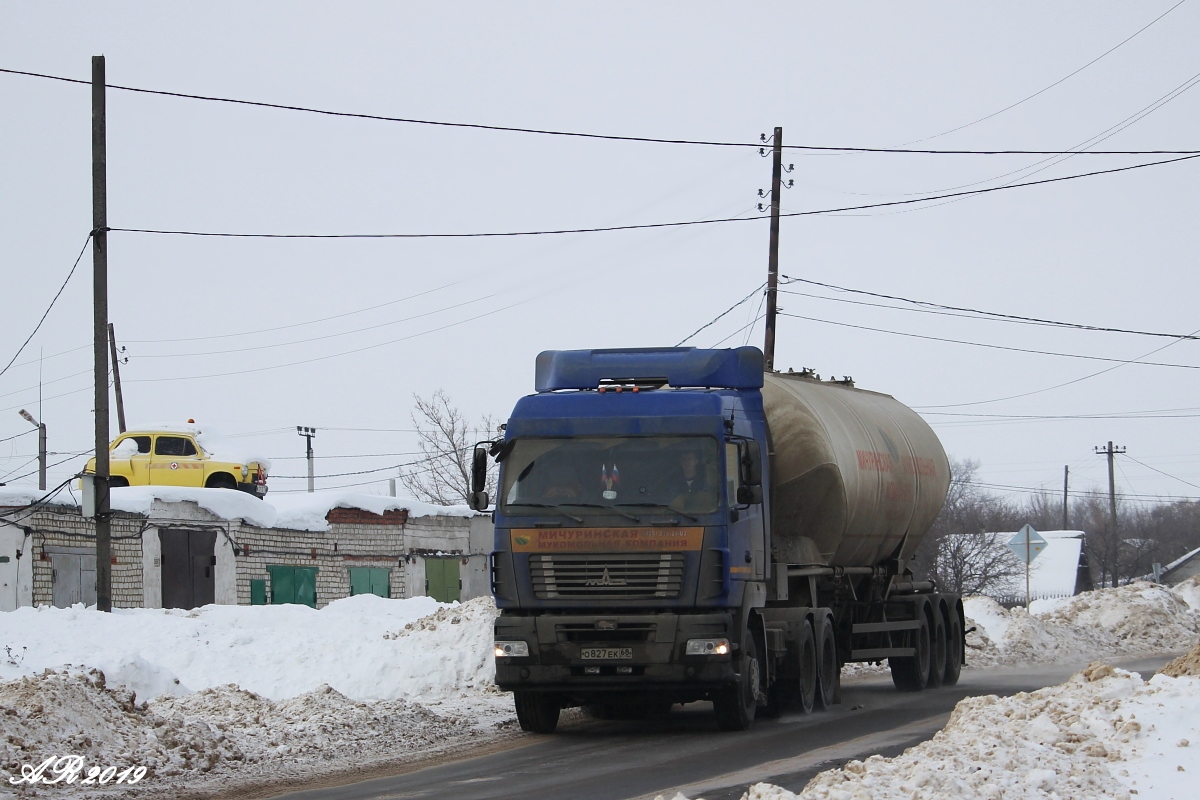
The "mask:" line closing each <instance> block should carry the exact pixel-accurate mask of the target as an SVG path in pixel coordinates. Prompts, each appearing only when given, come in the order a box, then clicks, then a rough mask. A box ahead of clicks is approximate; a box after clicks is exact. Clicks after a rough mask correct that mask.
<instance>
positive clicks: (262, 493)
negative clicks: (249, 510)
mask: <svg viewBox="0 0 1200 800" xmlns="http://www.w3.org/2000/svg"><path fill="white" fill-rule="evenodd" d="M237 487H238V489H240V490H241V491H243V492H245V493H246V494H252V495H254V496H255V497H266V496H267V485H266V484H265V483H259V482H258V481H246V482H245V483H238V485H237Z"/></svg>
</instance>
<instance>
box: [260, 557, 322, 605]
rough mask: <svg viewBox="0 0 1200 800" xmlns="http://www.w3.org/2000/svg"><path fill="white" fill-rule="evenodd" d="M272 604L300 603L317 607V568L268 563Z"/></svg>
mask: <svg viewBox="0 0 1200 800" xmlns="http://www.w3.org/2000/svg"><path fill="white" fill-rule="evenodd" d="M267 574H269V575H270V576H271V604H272V605H282V604H283V603H299V604H301V605H306V606H310V607H312V608H316V607H317V568H316V567H289V566H278V565H273V564H272V565H268V566H267Z"/></svg>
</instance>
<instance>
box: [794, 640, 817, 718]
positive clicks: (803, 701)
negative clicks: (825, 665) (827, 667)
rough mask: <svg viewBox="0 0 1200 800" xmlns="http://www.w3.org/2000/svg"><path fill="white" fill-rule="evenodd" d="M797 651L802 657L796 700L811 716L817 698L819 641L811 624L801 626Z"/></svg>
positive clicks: (802, 710)
mask: <svg viewBox="0 0 1200 800" xmlns="http://www.w3.org/2000/svg"><path fill="white" fill-rule="evenodd" d="M796 649H797V652H798V653H799V655H800V679H799V680H798V681H797V683H798V684H799V686H798V690H799V696H798V697H797V698H796V699H797V701H798V705H799V706H800V711H801V712H802V713H804V714H811V713H812V710H813V704H814V703H815V702H816V698H817V641H816V638H815V637H814V636H813V629H812V623H811V622H805V623H804V625H803V626H801V628H800V641H799V642H798V643H797V648H796Z"/></svg>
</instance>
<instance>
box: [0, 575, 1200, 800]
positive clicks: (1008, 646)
mask: <svg viewBox="0 0 1200 800" xmlns="http://www.w3.org/2000/svg"><path fill="white" fill-rule="evenodd" d="M495 614H496V611H495V608H494V606H493V605H492V604H491V602H490V601H488V600H486V599H481V600H474V601H471V602H469V603H465V604H461V605H458V604H455V605H450V606H446V605H441V604H438V603H436V602H434V601H432V600H429V599H428V598H413V599H409V600H385V599H382V598H377V597H375V596H373V595H368V596H358V597H353V598H347V599H344V600H339V601H336V602H334V603H331V604H330V605H329V606H327V607H326V608H324V609H321V610H320V611H317V610H313V609H310V608H308V607H305V606H241V607H234V606H208V607H205V608H202V609H197V610H194V611H177V610H151V609H130V610H121V611H116V612H114V613H112V614H100V613H98V612H96V611H95V610H92V609H85V608H82V607H75V608H71V609H51V608H40V609H33V608H24V609H19V610H17V611H14V612H8V613H5V614H2V615H0V648H2V650H3V652H2V653H0V770H4V771H7V772H8V773H9V774H11V775H18V776H19V775H20V774H21V769H22V766H23V765H26V764H29V765H34V764H39V763H42V762H43V761H45V759H46V758H48V757H49V756H51V755H71V754H73V755H80V756H83V757H85V758H86V761H87V764H88V765H97V766H110V765H111V766H116V767H120V768H125V767H130V766H135V765H141V766H145V767H148V768H149V772H148V774H147V776H146V778H145V779H143V780H142V781H141V782H140V783H139V784H138V785H137V786H136V787H134V788H133V789H132V790H127V789H124V788H122V789H121V791H122V792H128V793H130V794H132V795H133V796H138V797H151V796H161V797H170V796H173V795H177V794H179V793H180V792H181V791H183V790H184V789H195V790H228V789H231V788H233V787H243V786H247V785H256V784H269V783H276V782H279V781H287V780H303V779H305V778H312V777H313V776H329V775H330V774H331V773H337V772H341V771H345V772H354V773H355V774H357V775H360V776H361V775H363V774H365V773H364V770H369V769H370V767H371V766H372V765H373V764H383V763H387V764H395V763H398V762H402V761H405V760H408V761H416V760H425V759H429V758H435V757H438V756H442V755H445V754H448V753H452V752H454V751H455V750H458V749H462V748H465V747H468V746H471V745H476V744H479V743H480V742H485V741H487V740H488V739H496V738H503V737H510V736H514V735H517V733H516V730H515V725H514V721H513V718H512V716H513V715H512V705H511V699H510V698H509V697H508V696H507V695H503V694H500V693H499V692H497V691H496V690H495V688H494V686H493V684H492V680H493V676H494V671H493V670H494V666H493V661H492V658H491V640H492V620H493V618H494V617H495ZM967 614H968V616H969V617H970V618H971V620H972V622H971V624H973V625H975V626H976V627H977V628H978V630H976V631H975V632H974V633H971V634H969V636H968V644H969V652H968V662H969V663H970V664H971V665H972V668H989V667H991V666H1012V665H1019V664H1024V663H1036V662H1046V661H1055V660H1061V659H1068V658H1074V659H1078V658H1079V657H1080V655H1085V656H1087V657H1089V658H1091V657H1116V656H1123V655H1134V654H1141V653H1164V652H1172V651H1180V652H1183V651H1187V650H1188V649H1189V648H1192V647H1196V649H1195V650H1193V651H1192V652H1191V655H1190V660H1183V659H1181V660H1180V661H1179V662H1178V664H1177V665H1176V666H1175V667H1173V668H1171V669H1168V670H1164V673H1166V674H1161V675H1157V676H1155V677H1154V678H1152V679H1151V680H1149V681H1143V680H1142V679H1141V678H1140V677H1138V676H1137V675H1133V674H1130V673H1125V672H1121V671H1120V670H1114V669H1112V668H1110V667H1107V666H1104V665H1094V666H1093V667H1092V668H1089V670H1087V671H1085V672H1083V673H1080V674H1078V675H1076V676H1075V677H1074V678H1072V679H1071V680H1070V681H1068V682H1067V683H1066V684H1063V685H1061V686H1057V687H1051V688H1047V689H1043V690H1041V691H1038V692H1033V693H1030V694H1019V695H1016V696H1014V697H1010V698H996V697H976V698H968V699H967V700H964V701H963V702H962V703H961V704H960V705H959V707H958V709H956V711H955V713H954V715H953V716H952V718H951V720H950V722H949V724H947V726H946V728H945V729H944V730H943V731H942V732H940V733H939V734H938V735H937V736H936V737H934V738H933V739H932V740H930V741H928V742H925V743H924V744H921V745H919V746H917V747H915V748H912V749H911V750H909V751H907V752H906V753H904V754H903V755H901V756H899V757H897V758H894V759H883V758H878V757H876V758H870V759H867V760H866V761H864V762H850V763H849V764H847V765H845V766H844V767H843V768H842V769H839V770H833V771H830V772H826V773H823V774H821V775H820V776H818V777H817V778H816V779H814V780H813V782H812V783H810V785H809V786H808V788H807V789H805V791H804V792H803V793H802V794H801V795H800V796H801V797H804V798H845V800H852V799H853V800H857V799H858V798H890V797H904V798H910V797H914V796H915V797H925V798H954V800H960V798H961V799H962V800H965V799H966V798H974V797H979V798H993V797H995V798H999V797H1004V798H1010V799H1011V798H1034V797H1038V798H1042V797H1046V798H1053V797H1058V798H1081V799H1083V798H1094V797H1095V798H1108V797H1113V798H1116V797H1126V798H1129V799H1130V800H1132V798H1134V797H1136V798H1137V799H1138V800H1145V798H1156V799H1157V798H1183V797H1189V798H1190V797H1193V796H1195V792H1193V791H1190V790H1191V789H1194V787H1192V786H1189V782H1190V781H1191V780H1192V777H1191V773H1195V772H1200V758H1197V757H1196V756H1194V755H1193V753H1196V752H1197V750H1196V748H1200V646H1197V643H1198V642H1200V578H1196V579H1193V580H1192V581H1190V582H1189V583H1187V584H1184V585H1183V586H1181V587H1177V588H1176V589H1171V590H1169V589H1165V588H1163V587H1158V586H1151V585H1149V584H1135V585H1132V586H1128V587H1122V588H1120V589H1108V590H1102V591H1098V592H1092V593H1089V594H1086V595H1081V596H1079V597H1076V598H1071V599H1069V600H1062V601H1053V602H1045V603H1039V604H1035V605H1034V607H1033V609H1032V614H1027V613H1026V612H1025V610H1024V609H1015V610H1012V611H1005V610H1004V609H1002V608H1000V607H999V606H997V605H996V604H995V603H992V602H991V601H989V600H985V599H971V600H969V601H967ZM1180 770H1182V771H1180ZM11 789H12V791H14V792H16V793H18V794H19V795H20V796H26V795H30V794H36V795H37V796H45V797H49V796H53V797H62V798H76V797H83V796H87V795H88V793H89V792H91V793H92V794H103V793H104V791H108V793H109V794H111V789H110V790H99V789H87V788H84V787H80V786H79V785H78V784H75V785H72V786H49V787H46V786H41V787H39V788H38V789H36V790H31V789H30V787H28V786H26V785H21V786H17V787H11ZM2 791H3V790H0V793H2ZM0 796H2V794H0ZM793 796H794V795H792V794H791V793H789V792H786V791H785V790H782V789H778V788H776V787H769V786H766V785H759V786H756V787H754V788H753V789H752V790H751V792H750V793H749V795H748V797H750V798H791V797H793Z"/></svg>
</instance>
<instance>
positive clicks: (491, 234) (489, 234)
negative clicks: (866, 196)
mask: <svg viewBox="0 0 1200 800" xmlns="http://www.w3.org/2000/svg"><path fill="white" fill-rule="evenodd" d="M1194 158H1200V153H1197V154H1194V155H1187V156H1180V157H1178V158H1168V159H1163V160H1161V161H1150V162H1147V163H1143V164H1131V165H1129V166H1127V167H1115V168H1113V169H1102V170H1095V171H1093V172H1081V173H1078V174H1075V175H1063V176H1060V177H1057V178H1042V179H1041V180H1036V181H1025V182H1022V183H1009V184H1005V185H1003V186H989V187H987V188H984V189H970V190H967V191H963V192H952V193H950V194H943V195H931V196H928V197H918V198H911V199H908V200H891V201H888V202H884V203H868V204H866V205H858V206H842V207H839V208H823V209H815V210H812V211H791V212H786V213H781V214H780V215H779V216H781V217H811V216H819V215H824V214H839V213H842V212H845V211H863V210H866V209H872V208H887V207H890V206H906V205H912V204H914V203H928V202H931V201H934V200H945V199H947V198H952V197H969V196H972V195H979V194H988V193H990V192H1002V191H1006V190H1009V189H1021V188H1025V187H1027V186H1041V185H1044V184H1049V183H1061V182H1063V181H1072V180H1077V179H1079V178H1092V177H1096V176H1098V175H1112V174H1115V173H1118V172H1129V171H1131V170H1135V169H1144V168H1146V167H1157V166H1162V165H1164V164H1174V163H1177V162H1180V161H1190V160H1191V159H1194ZM765 219H766V217H720V218H716V219H697V220H684V221H681V222H652V223H643V224H640V225H610V226H606V227H598V228H558V229H548V230H528V231H477V232H471V233H234V232H231V231H191V230H170V229H158V228H109V229H108V230H109V231H112V232H119V233H145V234H155V235H161V236H206V237H217V238H230V239H479V238H503V237H515V236H558V235H563V234H573V233H610V232H614V231H633V230H649V229H654V228H682V227H689V226H694V225H715V224H720V223H726V222H757V221H761V220H765Z"/></svg>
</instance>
